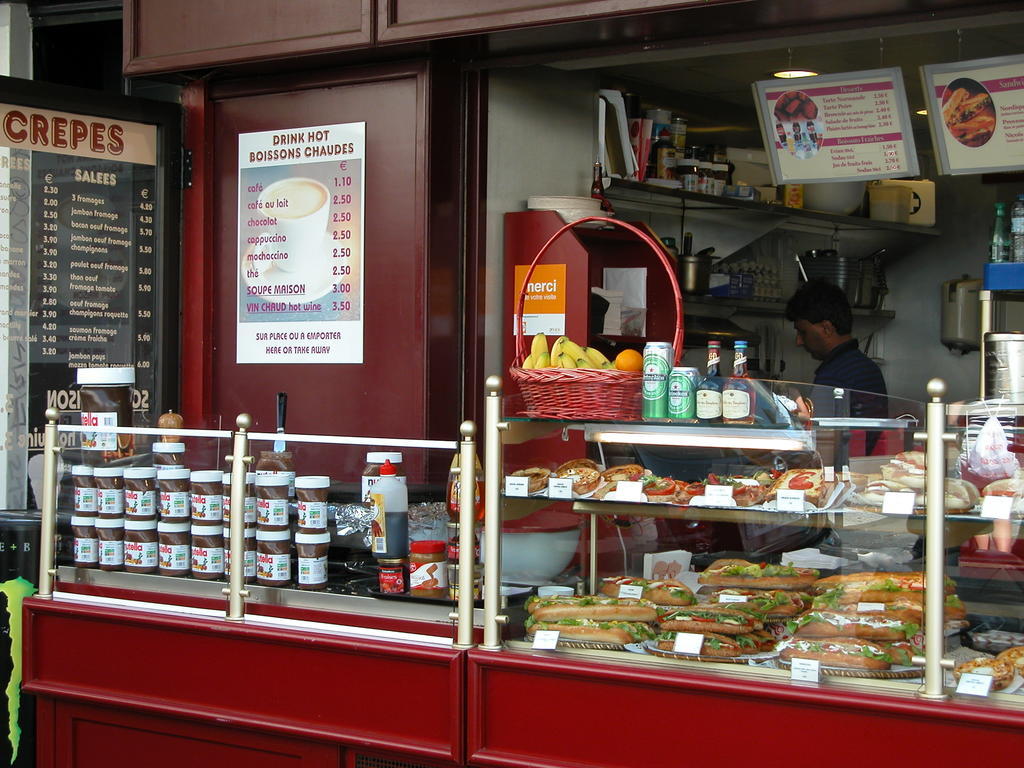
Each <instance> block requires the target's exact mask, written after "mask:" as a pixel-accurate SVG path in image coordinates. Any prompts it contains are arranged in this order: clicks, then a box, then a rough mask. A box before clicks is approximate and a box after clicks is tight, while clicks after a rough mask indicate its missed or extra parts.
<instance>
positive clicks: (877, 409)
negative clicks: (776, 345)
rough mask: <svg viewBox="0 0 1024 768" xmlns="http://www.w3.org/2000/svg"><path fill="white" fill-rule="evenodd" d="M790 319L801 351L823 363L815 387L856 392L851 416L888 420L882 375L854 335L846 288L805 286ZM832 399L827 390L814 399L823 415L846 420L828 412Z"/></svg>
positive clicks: (789, 312) (793, 304) (793, 302)
mask: <svg viewBox="0 0 1024 768" xmlns="http://www.w3.org/2000/svg"><path fill="white" fill-rule="evenodd" d="M786 319H787V320H790V321H792V323H793V327H794V328H795V329H796V344H797V346H798V347H803V348H804V349H806V350H807V351H808V352H809V353H810V354H811V357H813V358H814V359H815V360H820V361H821V365H819V366H818V369H817V370H816V371H815V372H814V384H815V385H817V386H820V387H827V388H830V389H831V388H836V387H841V388H843V389H848V390H854V391H853V392H851V393H850V396H849V404H850V414H849V415H850V416H855V417H859V418H885V417H887V416H888V415H889V414H888V405H887V402H886V399H885V394H886V389H885V379H884V378H882V371H881V370H880V369H879V367H878V364H877V363H875V362H874V361H873V360H872V359H871V358H869V357H868V356H867V355H865V354H864V353H863V352H861V351H860V349H859V347H858V344H857V340H856V339H855V338H853V336H852V335H850V331H851V330H852V327H853V316H852V313H851V312H850V303H849V302H848V301H847V300H846V294H845V293H844V292H843V290H842V289H841V288H839V287H838V286H836V285H833V284H832V283H829V282H826V281H824V280H811V281H809V282H807V283H805V284H804V285H803V286H801V287H800V289H799V290H798V291H797V292H796V293H794V294H793V296H792V298H790V300H789V302H788V303H787V304H786ZM830 394H831V392H828V391H822V390H818V391H817V392H816V395H817V396H816V397H815V398H813V399H814V401H815V412H816V413H817V414H818V415H819V416H831V415H842V414H837V413H835V412H834V410H833V409H832V408H831V407H829V406H830V405H831V404H830V403H829V401H828V398H829V395H830ZM878 395H881V397H879V396H878ZM870 442H872V443H873V442H874V441H870ZM869 448H870V446H869Z"/></svg>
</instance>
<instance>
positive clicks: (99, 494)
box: [93, 467, 124, 518]
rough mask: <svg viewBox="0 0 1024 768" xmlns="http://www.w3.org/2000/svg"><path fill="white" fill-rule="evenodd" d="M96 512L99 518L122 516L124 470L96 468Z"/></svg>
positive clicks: (94, 475)
mask: <svg viewBox="0 0 1024 768" xmlns="http://www.w3.org/2000/svg"><path fill="white" fill-rule="evenodd" d="M93 478H94V479H95V480H96V510H97V512H98V513H99V516H100V517H116V518H120V517H121V516H122V515H123V514H124V470H123V469H121V468H120V467H96V469H94V470H93Z"/></svg>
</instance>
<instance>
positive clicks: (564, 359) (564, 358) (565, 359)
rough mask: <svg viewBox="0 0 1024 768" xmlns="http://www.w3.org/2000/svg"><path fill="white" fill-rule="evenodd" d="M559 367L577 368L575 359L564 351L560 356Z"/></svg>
mask: <svg viewBox="0 0 1024 768" xmlns="http://www.w3.org/2000/svg"><path fill="white" fill-rule="evenodd" d="M558 367H559V368H575V367H576V363H575V361H574V360H573V359H572V358H571V357H569V355H567V354H565V353H564V352H563V353H562V354H560V355H559V356H558Z"/></svg>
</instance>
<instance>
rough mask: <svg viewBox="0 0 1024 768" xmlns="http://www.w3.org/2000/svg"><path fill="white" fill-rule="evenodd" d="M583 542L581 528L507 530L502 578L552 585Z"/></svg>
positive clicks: (506, 581)
mask: <svg viewBox="0 0 1024 768" xmlns="http://www.w3.org/2000/svg"><path fill="white" fill-rule="evenodd" d="M579 543H580V529H579V528H569V529H567V530H561V531H524V532H522V533H517V532H515V531H504V532H502V534H501V580H502V582H505V583H512V584H531V585H537V584H550V583H551V580H552V579H553V578H555V576H557V575H558V574H560V573H561V572H562V571H564V570H565V569H566V566H568V565H569V563H570V562H571V561H572V558H573V556H574V555H575V554H576V549H577V548H578V547H579Z"/></svg>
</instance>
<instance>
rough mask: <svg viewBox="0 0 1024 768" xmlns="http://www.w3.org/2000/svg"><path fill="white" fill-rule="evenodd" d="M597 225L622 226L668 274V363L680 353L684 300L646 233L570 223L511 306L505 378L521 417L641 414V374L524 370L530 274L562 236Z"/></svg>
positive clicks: (671, 271) (665, 260)
mask: <svg viewBox="0 0 1024 768" xmlns="http://www.w3.org/2000/svg"><path fill="white" fill-rule="evenodd" d="M592 221H596V222H602V223H606V224H612V225H614V226H616V227H621V228H623V229H625V230H628V231H629V232H631V233H633V234H634V235H636V236H637V237H638V238H639V239H640V240H642V241H643V242H644V243H646V244H647V245H648V246H649V247H650V248H651V250H652V251H654V253H655V254H657V256H658V258H659V259H660V260H661V263H662V265H663V266H664V267H665V271H666V272H667V273H668V278H669V282H670V284H671V286H672V292H673V294H674V295H675V305H676V327H675V334H674V338H673V340H672V348H673V351H674V355H673V364H675V363H677V362H678V361H679V357H680V355H682V352H683V297H682V294H681V293H680V291H679V283H678V281H677V280H676V275H675V269H674V267H673V266H672V263H671V262H670V261H669V259H668V256H667V255H666V254H665V252H664V250H663V249H662V247H661V246H660V244H659V243H658V242H657V241H656V240H655V239H654V238H653V237H651V235H649V234H648V233H646V232H644V231H643V230H641V229H638V228H637V227H634V226H633V225H631V224H627V223H625V222H623V221H617V220H615V219H609V218H605V217H603V216H588V217H586V218H583V219H579V220H578V221H573V222H570V223H569V224H566V225H565V226H563V227H562V228H561V229H559V230H558V231H557V232H555V234H553V235H552V236H551V237H550V238H549V239H548V241H547V242H546V243H544V245H543V247H541V249H540V251H538V252H537V255H536V256H534V257H533V262H532V263H531V264H530V269H529V270H528V271H527V273H526V278H525V279H524V280H523V287H522V290H521V291H520V292H519V300H518V301H517V303H516V320H517V322H516V324H515V325H516V357H515V364H514V365H513V366H512V367H511V368H510V369H509V375H510V377H511V379H512V381H514V382H515V383H516V385H517V386H518V387H519V391H520V392H522V395H523V401H524V404H525V410H524V412H523V415H524V416H528V417H531V418H541V419H573V420H583V419H585V420H588V421H619V420H629V419H639V418H640V414H641V405H642V403H641V393H640V384H641V382H642V380H643V373H642V372H640V371H620V370H617V369H614V368H612V369H595V368H574V369H565V368H539V369H533V368H531V369H525V368H522V367H520V366H522V364H523V361H524V360H525V359H526V355H527V352H526V338H525V337H524V335H523V323H522V317H523V307H524V306H525V303H526V286H527V285H528V284H529V282H530V277H531V276H532V275H533V270H534V268H536V266H537V264H538V262H539V261H540V260H541V258H542V257H543V256H544V254H545V253H546V252H547V251H548V249H549V248H550V247H551V245H552V244H553V243H554V242H555V241H556V240H557V239H558V238H559V237H561V236H562V235H563V234H564V233H565V232H567V231H569V230H570V229H572V228H573V227H575V226H577V225H579V224H585V223H588V222H592Z"/></svg>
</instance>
